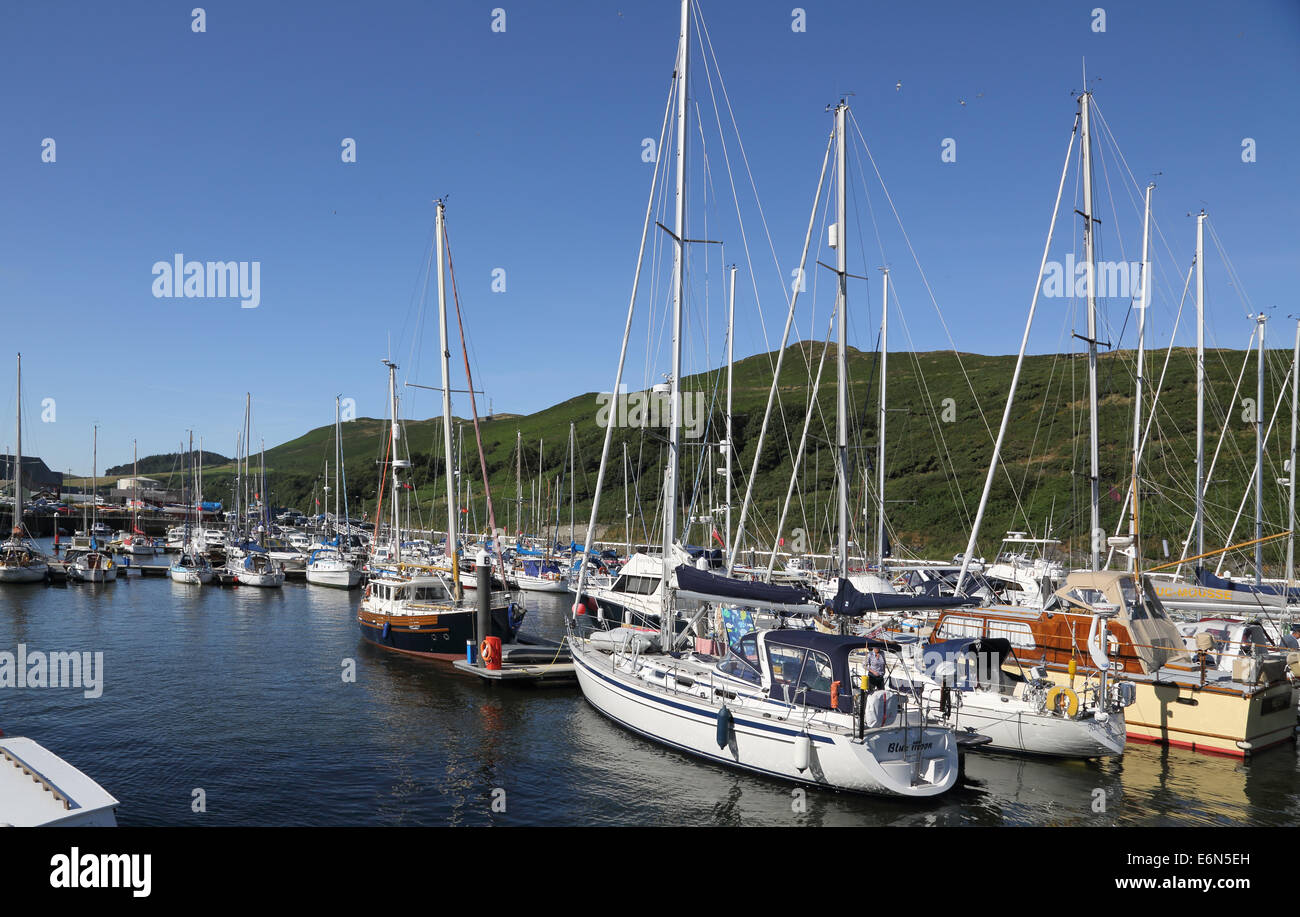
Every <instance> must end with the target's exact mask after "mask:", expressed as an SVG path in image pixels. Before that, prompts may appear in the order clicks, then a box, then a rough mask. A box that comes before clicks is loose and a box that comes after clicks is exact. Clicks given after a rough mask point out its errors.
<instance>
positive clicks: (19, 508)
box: [13, 353, 23, 538]
mask: <svg viewBox="0 0 1300 917" xmlns="http://www.w3.org/2000/svg"><path fill="white" fill-rule="evenodd" d="M17 416H18V420H17V427H18V431H17V437H18V438H17V446H15V447H14V467H13V476H14V518H13V535H14V537H15V538H17V537H18V536H20V535H21V534H22V531H23V355H22V354H21V353H20V354H18V415H17Z"/></svg>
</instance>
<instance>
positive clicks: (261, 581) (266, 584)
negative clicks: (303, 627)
mask: <svg viewBox="0 0 1300 917" xmlns="http://www.w3.org/2000/svg"><path fill="white" fill-rule="evenodd" d="M260 479H261V482H260V484H259V487H260V488H261V490H260V491H259V492H260V493H261V494H262V495H263V498H262V513H263V520H264V521H263V524H262V525H260V526H258V530H259V532H260V533H262V543H261V544H259V545H258V546H257V547H258V548H259V550H251V549H250V550H248V551H246V552H245V554H244V556H243V559H242V560H240V561H239V562H238V566H237V567H236V568H235V569H234V571H233V572H234V573H235V576H236V578H237V579H238V580H239V584H240V585H241V586H258V587H261V588H265V589H277V588H279V587H280V586H283V585H284V564H283V563H281V562H280V561H278V560H277V559H276V558H275V557H274V556H273V555H272V554H271V553H270V552H269V551H268V550H267V545H266V530H267V529H268V528H269V527H270V523H271V518H270V508H269V507H270V504H269V502H268V501H267V499H266V497H265V495H266V445H265V443H264V444H263V446H262V455H261V469H260Z"/></svg>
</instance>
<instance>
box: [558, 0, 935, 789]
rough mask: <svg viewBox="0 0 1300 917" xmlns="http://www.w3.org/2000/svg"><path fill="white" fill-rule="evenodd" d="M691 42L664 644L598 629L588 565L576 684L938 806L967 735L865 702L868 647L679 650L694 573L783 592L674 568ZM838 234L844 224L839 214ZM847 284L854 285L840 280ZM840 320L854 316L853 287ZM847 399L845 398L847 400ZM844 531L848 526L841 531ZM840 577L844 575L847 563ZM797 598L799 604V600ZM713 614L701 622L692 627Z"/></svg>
mask: <svg viewBox="0 0 1300 917" xmlns="http://www.w3.org/2000/svg"><path fill="white" fill-rule="evenodd" d="M690 43H691V3H690V0H683V2H682V5H681V30H680V41H679V44H678V52H677V55H678V56H677V66H676V68H675V79H674V83H675V86H674V89H675V92H676V95H677V104H676V109H677V122H676V131H677V144H676V160H675V161H676V164H677V167H676V179H677V189H676V224H675V228H674V230H673V231H672V236H673V245H674V249H673V324H672V328H673V333H672V340H673V352H672V373H671V375H670V376H669V387H670V392H669V399H670V400H669V404H670V405H672V406H673V413H672V418H671V421H670V423H669V426H668V431H667V434H668V447H667V455H668V467H667V473H666V476H665V482H664V495H663V505H664V519H663V527H664V528H663V557H662V558H661V560H660V563H659V569H658V574H659V575H658V577H656V578H655V579H656V583H655V585H656V589H657V590H662V592H661V593H660V595H661V603H660V613H659V618H660V624H661V626H660V629H659V632H658V634H657V635H655V636H653V637H651V636H650V635H647V634H646V633H644V632H641V631H637V630H633V629H631V628H618V629H615V630H612V631H611V630H606V629H604V628H601V627H600V626H598V625H596V626H593V624H592V622H591V619H590V617H589V616H588V615H586V614H585V612H586V608H585V607H584V604H583V603H584V602H586V601H588V598H587V597H586V596H585V595H584V587H585V575H586V565H585V563H583V565H582V567H581V568H580V569H581V572H580V574H579V579H578V589H577V591H578V599H577V605H576V606H575V609H574V610H575V616H574V618H573V619H572V620H571V621H570V622H569V623H570V630H569V636H568V642H569V646H570V649H571V652H572V658H573V662H574V668H575V671H576V673H577V677H578V684H579V685H580V687H581V688H582V692H583V695H584V696H585V697H586V699H587V701H588V702H589V703H591V704H592V706H594V707H595V708H596V709H597V710H599V711H600V712H601V713H602V714H604V715H605V716H607V717H609V718H610V719H612V720H614V721H615V722H617V723H619V724H620V725H622V726H624V727H626V728H627V729H629V730H631V731H633V732H636V733H638V734H640V735H643V736H645V737H646V738H649V739H651V740H653V741H656V742H659V743H661V744H664V745H667V746H669V747H671V748H675V749H678V750H681V751H684V752H687V753H689V754H692V755H695V756H698V757H701V758H704V759H706V760H709V761H713V762H716V763H720V764H726V765H730V766H733V767H737V768H741V769H744V770H748V771H752V772H755V773H761V774H765V775H768V776H772V777H779V778H783V779H786V780H792V781H796V782H799V783H807V784H813V785H817V786H823V787H827V788H831V789H837V790H848V791H854V792H861V793H872V794H881V795H892V796H903V797H925V796H934V795H937V794H939V793H943V792H945V791H946V790H948V789H950V788H951V787H952V786H953V785H954V783H955V782H956V779H957V772H958V750H957V738H956V735H955V734H954V732H953V731H952V730H951V729H950V728H946V727H941V726H935V725H932V724H929V723H927V722H926V721H925V719H924V716H923V715H922V714H921V713H920V711H915V710H908V709H906V706H905V705H903V704H901V703H900V701H902V700H903V699H904V698H903V696H902V695H899V694H894V695H892V697H886V694H885V692H884V691H877V692H874V693H873V694H870V695H868V694H867V692H865V691H863V692H860V693H859V692H856V691H855V690H854V685H855V684H856V683H857V682H855V680H854V677H855V674H856V673H854V672H853V670H852V668H851V666H850V662H849V657H850V656H851V654H852V653H853V652H854V651H855V650H857V649H861V648H863V647H865V646H867V645H868V640H867V639H866V638H864V637H845V636H837V635H830V634H820V633H815V632H812V631H808V630H765V631H751V632H749V633H748V634H746V635H745V636H744V637H742V638H741V639H740V640H739V641H737V643H736V644H735V646H736V647H737V648H736V649H735V650H729V651H728V652H727V654H726V656H725V658H723V659H722V660H718V659H716V658H715V657H712V656H704V655H697V654H694V653H689V652H677V651H676V650H677V649H678V648H679V646H681V644H682V638H681V636H680V635H679V634H678V629H677V626H676V622H675V620H674V619H675V615H674V604H675V600H676V599H677V598H678V597H679V596H678V595H676V594H677V593H678V591H679V589H680V588H681V587H682V585H683V584H682V582H681V579H680V578H681V577H684V576H686V575H687V574H688V573H690V574H695V576H694V577H693V579H694V580H697V581H698V580H700V579H701V578H705V580H704V581H705V582H709V583H715V582H716V584H717V585H716V586H715V588H717V589H719V590H724V589H730V588H733V587H735V586H743V587H748V588H749V589H751V590H754V589H757V590H772V589H779V588H780V587H770V586H768V587H765V586H761V585H760V584H752V583H744V584H740V583H736V581H733V580H729V579H726V578H724V577H713V576H712V575H710V574H708V573H705V572H703V571H694V570H691V569H690V568H689V567H687V566H684V565H675V563H674V552H675V551H677V550H680V547H679V546H678V545H677V543H676V523H677V519H676V516H677V509H678V507H677V476H678V464H679V448H680V435H681V418H680V417H679V416H678V413H677V408H678V406H679V405H680V382H681V352H682V328H683V322H682V306H683V288H684V270H685V257H684V255H685V252H684V245H685V242H686V240H687V236H686V209H685V207H686V161H685V145H686V139H687V136H688V129H687V123H688V112H689V108H690V106H689V101H688V94H687V86H688V82H687V81H688V72H689V62H690ZM843 125H844V106H843V105H842V104H841V106H840V107H839V108H837V110H836V127H837V131H838V132H839V135H840V138H841V169H842V163H843ZM842 174H843V172H842V171H841V175H842ZM657 178H658V174H657V173H656V179H657ZM653 200H654V189H653V187H652V191H651V204H650V205H648V206H647V218H646V223H645V226H644V227H643V230H642V254H644V244H645V241H644V240H645V234H646V232H648V230H649V223H650V214H651V208H652V206H653ZM840 225H841V227H842V226H843V225H844V223H843V217H842V207H841V219H840ZM638 262H639V259H638ZM841 267H842V265H841ZM840 276H841V278H843V277H844V273H843V271H841V275H840ZM637 279H638V280H639V272H638V278H637ZM636 287H637V281H634V283H633V292H632V301H631V303H630V304H629V315H628V326H627V327H628V328H630V327H631V313H632V310H633V308H634V306H635V302H636V292H637V291H636ZM840 308H841V309H842V308H843V285H842V284H841V300H840ZM842 314H843V313H842V312H841V315H842ZM625 356H626V332H625V339H624V347H623V351H622V352H621V354H620V360H619V369H618V373H617V375H616V377H615V385H614V388H613V391H616V392H617V391H620V384H621V382H622V374H623V365H624V359H625ZM843 400H844V399H843V396H842V397H841V402H843ZM611 426H612V425H611ZM610 439H611V430H610V429H608V428H607V430H606V437H605V444H604V448H603V450H602V454H601V466H600V471H599V473H598V476H597V482H596V488H595V491H594V493H595V495H596V496H595V498H594V499H593V506H592V513H591V520H590V523H589V525H588V529H587V537H586V538H585V539H584V541H585V542H586V544H587V545H588V546H589V545H590V541H591V534H592V532H593V531H594V530H595V522H596V514H597V512H598V507H599V495H600V492H601V482H602V480H603V477H604V472H605V467H606V463H607V461H608V456H609V448H610ZM841 503H843V495H842V496H841ZM841 511H842V512H843V506H842V507H841ZM841 522H842V523H843V520H841ZM843 528H844V527H843V525H842V526H841V532H842V533H843ZM843 537H844V536H843V534H841V538H842V539H843ZM583 560H584V561H585V549H584V556H583ZM633 561H635V558H633ZM633 561H630V562H629V565H630V564H631V563H632V562H633ZM840 569H841V572H843V571H844V566H843V564H842V565H841V568H840ZM729 584H730V585H729ZM788 591H789V592H790V593H794V592H795V590H793V589H790V590H788ZM775 595H776V594H775V593H773V596H774V597H775ZM692 598H694V599H697V600H704V601H712V600H713V599H714V596H710V595H708V594H705V593H696V594H694V595H693V596H692ZM717 599H718V603H719V604H724V603H725V602H726V601H727V597H726V596H718V597H717ZM752 601H753V599H752V596H751V599H750V602H752ZM747 604H748V602H747ZM705 613H706V612H704V611H701V612H699V613H697V615H696V617H695V619H694V621H698V620H699V618H700V617H701V616H703V615H704V614H705ZM891 701H892V702H891Z"/></svg>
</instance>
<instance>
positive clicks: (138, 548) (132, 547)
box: [122, 541, 157, 557]
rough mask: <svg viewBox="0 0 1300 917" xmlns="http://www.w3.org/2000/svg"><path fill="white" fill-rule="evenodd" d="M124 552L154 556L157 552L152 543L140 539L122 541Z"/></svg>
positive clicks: (138, 555)
mask: <svg viewBox="0 0 1300 917" xmlns="http://www.w3.org/2000/svg"><path fill="white" fill-rule="evenodd" d="M122 553H123V554H134V555H135V556H136V557H153V556H154V554H156V553H157V551H156V550H155V548H154V546H153V545H152V544H145V543H143V542H138V541H129V542H128V541H124V542H122Z"/></svg>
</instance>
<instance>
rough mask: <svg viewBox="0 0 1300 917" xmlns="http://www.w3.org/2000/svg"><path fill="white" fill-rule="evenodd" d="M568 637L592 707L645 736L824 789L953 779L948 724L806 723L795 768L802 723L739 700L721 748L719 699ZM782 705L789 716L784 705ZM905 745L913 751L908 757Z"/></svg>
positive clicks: (887, 788) (905, 788)
mask: <svg viewBox="0 0 1300 917" xmlns="http://www.w3.org/2000/svg"><path fill="white" fill-rule="evenodd" d="M569 644H570V648H571V650H572V653H573V661H574V669H575V671H576V673H577V676H578V684H579V686H580V687H581V688H582V693H583V695H584V696H585V697H586V698H587V701H588V702H589V703H591V705H592V706H594V707H595V708H596V709H597V710H599V711H600V712H601V713H603V714H604V715H605V716H607V717H609V718H610V719H612V720H614V721H615V722H617V723H620V724H621V725H623V726H625V727H626V728H628V729H630V730H632V731H633V732H636V733H639V734H640V735H642V736H645V737H646V738H648V739H652V740H653V741H656V742H659V743H661V744H664V745H667V746H669V747H672V748H675V749H678V750H680V751H684V752H687V753H689V754H692V755H696V756H698V757H701V758H705V759H707V760H709V761H712V762H715V763H717V764H725V765H729V766H732V767H739V768H743V769H745V770H748V771H753V772H755V773H759V774H764V775H766V776H769V777H777V778H780V779H783V780H792V781H795V782H798V783H804V784H811V785H815V786H821V787H825V788H827V789H835V790H847V791H851V792H857V793H871V794H876V795H885V796H907V797H926V796H936V795H938V794H940V793H943V792H945V791H946V790H948V789H950V788H951V787H952V786H953V784H954V783H955V782H956V780H957V770H958V766H957V741H956V737H955V736H954V734H953V732H952V730H950V729H946V728H942V727H937V726H910V727H904V726H886V727H880V728H875V729H868V730H867V731H866V738H865V741H857V740H855V739H853V738H852V737H851V734H850V733H849V732H847V731H840V730H832V729H819V728H817V727H815V726H810V727H809V729H808V732H807V733H806V734H807V735H809V737H810V739H811V742H810V743H809V744H810V750H809V752H808V761H807V767H806V768H805V769H804V770H802V771H800V770H799V768H798V767H797V766H796V740H797V739H798V738H799V737H800V734H801V730H800V726H799V725H797V724H796V722H792V723H791V725H789V726H786V725H777V723H778V722H779V720H777V719H776V718H764V717H763V716H762V714H761V713H759V714H758V715H757V716H754V715H753V712H752V711H751V710H749V709H748V708H747V707H746V706H744V705H738V706H736V707H735V708H734V710H732V715H733V725H732V728H731V730H730V731H729V741H728V744H727V746H726V747H723V748H719V746H718V743H717V735H718V714H719V710H720V709H721V706H720V705H715V704H714V703H713V702H711V701H710V700H707V699H705V698H702V697H694V696H692V695H690V694H686V693H683V692H680V691H674V692H669V691H668V690H666V689H663V688H660V687H658V686H655V685H653V684H650V683H648V682H646V681H643V680H642V679H639V678H635V677H633V676H630V675H628V674H626V673H624V672H622V671H620V670H619V669H617V668H614V667H613V666H612V665H611V660H613V659H617V658H619V657H618V656H616V655H615V656H611V655H606V654H602V653H599V652H596V651H593V650H590V649H587V648H585V647H584V645H583V643H582V641H580V640H574V639H572V638H571V639H570V641H569ZM642 658H649V657H642ZM733 703H734V702H733ZM764 706H771V707H772V708H773V709H778V708H779V707H780V705H777V704H775V703H773V704H771V705H764ZM729 709H731V708H729ZM784 710H785V715H786V716H789V714H790V710H789V708H784ZM791 719H793V717H791ZM798 723H802V720H799V721H798ZM913 743H917V744H915V745H914V744H913ZM909 749H916V751H913V752H912V754H911V755H910V756H909V757H906V758H905V757H904V755H905V754H906V753H907V751H908V750H909Z"/></svg>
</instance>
